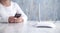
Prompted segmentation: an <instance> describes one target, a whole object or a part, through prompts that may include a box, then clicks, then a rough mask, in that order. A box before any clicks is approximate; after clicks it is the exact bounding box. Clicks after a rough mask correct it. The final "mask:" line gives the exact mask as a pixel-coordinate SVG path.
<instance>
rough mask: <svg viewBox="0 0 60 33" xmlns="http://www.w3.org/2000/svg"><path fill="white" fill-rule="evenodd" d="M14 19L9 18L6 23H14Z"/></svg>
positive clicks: (12, 17)
mask: <svg viewBox="0 0 60 33" xmlns="http://www.w3.org/2000/svg"><path fill="white" fill-rule="evenodd" d="M15 19H16V18H15V17H14V16H10V17H9V18H8V22H9V23H15Z"/></svg>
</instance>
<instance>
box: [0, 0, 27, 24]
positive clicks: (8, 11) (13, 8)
mask: <svg viewBox="0 0 60 33" xmlns="http://www.w3.org/2000/svg"><path fill="white" fill-rule="evenodd" d="M15 14H21V17H19V18H16V17H14V16H15ZM26 21H27V16H26V15H25V13H24V12H23V11H22V10H21V8H20V7H19V5H18V4H17V3H16V2H13V1H11V0H0V22H10V23H13V22H14V23H15V22H16V23H22V22H26Z"/></svg>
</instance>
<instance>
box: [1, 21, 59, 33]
mask: <svg viewBox="0 0 60 33" xmlns="http://www.w3.org/2000/svg"><path fill="white" fill-rule="evenodd" d="M34 23H35V22H31V21H29V22H28V23H27V24H23V23H19V24H3V23H0V33H60V26H59V25H60V23H59V22H58V23H55V24H56V29H53V28H36V27H34V26H32V25H33V24H34Z"/></svg>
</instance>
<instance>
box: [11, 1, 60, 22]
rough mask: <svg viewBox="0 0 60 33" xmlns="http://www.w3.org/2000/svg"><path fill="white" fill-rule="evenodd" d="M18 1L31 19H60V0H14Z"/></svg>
mask: <svg viewBox="0 0 60 33" xmlns="http://www.w3.org/2000/svg"><path fill="white" fill-rule="evenodd" d="M12 1H14V2H17V3H18V4H19V6H20V7H21V9H22V10H23V11H24V13H25V14H26V15H27V16H28V20H29V21H59V20H60V0H12Z"/></svg>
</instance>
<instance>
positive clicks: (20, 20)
mask: <svg viewBox="0 0 60 33" xmlns="http://www.w3.org/2000/svg"><path fill="white" fill-rule="evenodd" d="M23 21H24V20H23V18H22V17H19V18H17V19H15V22H16V23H21V22H23Z"/></svg>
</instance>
